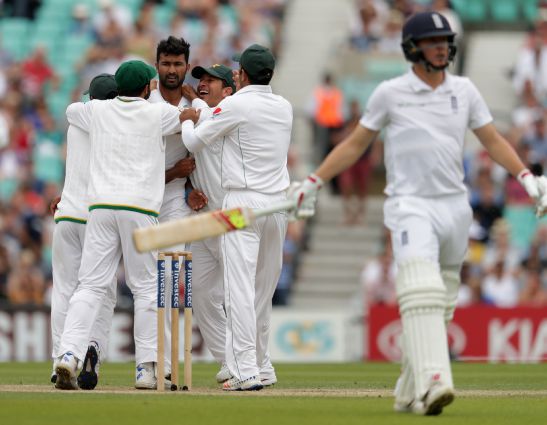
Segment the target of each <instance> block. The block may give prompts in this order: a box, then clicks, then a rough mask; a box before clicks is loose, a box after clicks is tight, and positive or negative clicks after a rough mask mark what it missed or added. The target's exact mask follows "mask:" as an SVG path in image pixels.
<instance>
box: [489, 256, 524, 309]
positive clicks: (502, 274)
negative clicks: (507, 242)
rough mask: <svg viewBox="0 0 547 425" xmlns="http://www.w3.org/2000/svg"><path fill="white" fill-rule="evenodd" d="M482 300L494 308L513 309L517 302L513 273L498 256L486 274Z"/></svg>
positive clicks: (517, 294) (516, 288)
mask: <svg viewBox="0 0 547 425" xmlns="http://www.w3.org/2000/svg"><path fill="white" fill-rule="evenodd" d="M482 295H483V299H484V301H485V302H486V303H488V304H493V305H495V306H496V307H515V306H516V305H517V304H518V301H519V284H518V280H517V278H516V275H515V272H514V271H512V270H511V269H510V267H508V264H507V262H506V259H504V258H503V256H500V257H498V258H497V259H496V262H495V264H494V266H493V267H492V268H490V269H489V270H488V271H487V272H486V276H485V277H484V280H483V283H482Z"/></svg>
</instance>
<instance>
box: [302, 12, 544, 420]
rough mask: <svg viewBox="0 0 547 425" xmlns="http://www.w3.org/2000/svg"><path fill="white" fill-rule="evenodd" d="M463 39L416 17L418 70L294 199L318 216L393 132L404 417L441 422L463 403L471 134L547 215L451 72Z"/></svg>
mask: <svg viewBox="0 0 547 425" xmlns="http://www.w3.org/2000/svg"><path fill="white" fill-rule="evenodd" d="M455 35H456V34H455V33H454V32H453V31H452V30H451V28H450V25H449V23H448V21H447V20H446V18H445V17H444V16H442V15H441V14H439V13H435V12H423V13H418V14H416V15H414V16H412V17H411V18H410V19H409V20H408V21H407V22H406V23H405V25H404V27H403V34H402V40H403V42H402V48H403V52H404V54H405V57H406V58H407V60H409V61H410V62H411V63H412V68H411V70H410V71H409V72H408V73H406V74H405V75H402V76H400V77H398V78H394V79H392V80H388V81H385V82H383V83H382V84H380V85H379V86H378V87H377V88H376V90H375V91H374V93H373V94H372V96H371V98H370V99H369V102H368V105H367V107H366V110H365V113H364V115H363V117H362V119H361V121H360V123H359V125H357V127H356V128H355V130H353V132H352V133H351V134H350V135H349V136H348V137H347V138H346V139H345V140H344V141H343V142H342V143H341V144H340V145H338V146H337V147H336V148H335V149H334V150H333V152H332V153H331V154H330V155H329V156H328V157H327V158H326V159H325V161H324V162H323V163H322V164H321V165H320V166H319V168H318V169H317V170H316V172H315V173H314V174H312V175H310V176H309V177H308V178H307V179H306V180H305V181H304V182H303V183H302V185H301V186H300V188H299V189H298V190H296V191H295V192H294V193H293V195H292V198H293V199H294V200H295V201H296V202H297V204H298V205H299V207H300V209H299V210H298V211H297V216H300V217H305V216H309V215H312V214H313V212H314V202H315V198H316V194H317V191H318V190H319V188H320V187H321V186H322V185H323V183H324V182H326V181H327V180H330V179H331V178H333V177H334V176H335V175H337V174H339V173H340V172H341V171H343V170H345V169H347V168H348V167H349V166H351V165H352V164H353V163H354V162H355V161H356V160H357V159H358V158H360V157H361V155H362V154H363V152H365V150H366V149H367V147H368V146H369V145H370V144H371V143H372V142H373V140H374V139H375V138H376V137H377V136H378V133H379V132H380V130H381V129H382V128H384V127H385V128H386V136H385V166H386V170H387V187H386V189H385V193H386V195H387V196H388V199H387V201H386V202H385V205H384V221H385V224H386V226H387V227H388V228H389V230H390V231H391V238H392V243H393V251H394V257H395V261H396V262H397V267H398V273H397V280H396V290H397V298H398V303H399V313H400V315H401V321H402V325H403V335H402V351H403V367H402V373H401V376H400V378H399V380H398V382H397V385H396V388H395V406H394V408H395V410H396V411H400V412H414V413H417V414H422V415H438V414H440V413H441V412H442V410H443V408H444V407H445V406H447V405H448V404H450V403H451V402H452V401H453V399H454V384H453V381H452V373H451V369H450V359H449V356H448V343H447V333H446V325H447V323H448V322H449V321H450V320H451V319H452V316H453V313H454V308H455V303H456V297H457V293H458V287H459V285H460V268H461V265H462V262H463V259H464V255H465V252H466V250H467V241H468V231H469V226H470V224H471V218H472V214H471V209H470V207H469V205H468V196H467V190H466V187H465V185H464V183H463V179H464V172H463V165H462V162H463V146H464V135H465V131H466V129H467V128H468V127H469V128H471V129H472V130H473V132H474V133H475V135H476V136H477V137H478V139H479V140H480V142H481V143H482V145H483V146H484V147H485V149H486V150H487V151H488V153H489V155H490V156H491V157H492V159H493V160H494V161H496V162H497V163H498V164H500V165H502V166H503V167H504V168H505V169H506V170H507V171H508V172H509V173H511V174H512V175H514V176H517V178H518V180H519V182H520V183H521V184H522V185H523V187H524V188H525V189H526V191H527V193H528V194H529V195H530V197H532V198H534V199H535V200H536V201H538V205H537V206H538V210H539V212H540V213H542V212H544V211H545V209H546V208H547V196H545V193H546V190H547V187H546V184H545V181H546V180H545V177H540V178H538V177H535V176H533V175H532V173H530V171H529V170H528V169H526V167H525V166H524V164H523V163H522V162H521V160H520V159H519V158H518V157H517V155H516V154H515V152H514V150H513V149H512V148H511V146H510V145H509V144H508V142H507V141H506V140H505V139H504V138H503V137H502V136H500V134H499V133H498V132H497V131H496V129H495V127H494V125H493V124H492V116H491V115H490V112H489V110H488V108H487V106H486V104H485V102H484V100H483V98H482V96H481V95H480V93H479V92H478V90H477V89H476V87H475V86H474V85H473V83H471V81H470V80H469V79H467V78H465V77H458V76H454V75H451V74H450V73H448V72H447V71H446V68H447V67H448V65H449V63H450V61H452V60H453V58H454V55H455V53H456V47H455V45H454V37H455ZM541 196H543V197H541Z"/></svg>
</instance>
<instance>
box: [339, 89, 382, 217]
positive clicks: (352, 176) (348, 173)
mask: <svg viewBox="0 0 547 425" xmlns="http://www.w3.org/2000/svg"><path fill="white" fill-rule="evenodd" d="M361 115H362V114H361V107H360V106H359V102H358V101H356V100H352V101H351V102H350V117H349V119H348V120H347V121H346V123H345V124H344V127H343V129H342V130H340V131H339V132H336V133H334V134H333V144H334V145H336V144H338V143H339V142H341V141H342V140H344V138H345V137H346V136H348V135H349V134H350V133H351V132H352V131H353V129H354V128H355V126H356V125H357V124H358V123H359V120H360V119H361ZM376 146H378V145H376ZM372 149H373V148H372V147H370V148H369V149H367V151H366V152H365V153H364V154H363V155H362V156H361V158H359V160H358V161H357V162H356V163H355V164H353V165H352V166H351V167H350V168H348V169H347V170H345V171H342V172H341V173H340V175H339V176H338V187H339V189H340V193H341V194H342V199H343V203H344V224H347V225H350V226H351V225H355V224H359V223H361V222H362V220H363V214H364V212H365V199H366V196H367V191H368V183H369V180H370V175H371V172H372V167H373V164H372V162H373V161H372V158H371V156H372V155H371V152H372ZM354 197H355V199H354Z"/></svg>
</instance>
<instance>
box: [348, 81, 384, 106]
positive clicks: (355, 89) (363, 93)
mask: <svg viewBox="0 0 547 425" xmlns="http://www.w3.org/2000/svg"><path fill="white" fill-rule="evenodd" d="M379 83H380V82H379V81H364V80H361V79H357V78H353V77H346V78H342V79H340V82H339V85H340V88H341V89H342V92H343V93H344V97H345V100H346V103H349V102H350V101H351V100H357V101H358V102H359V104H360V105H361V108H363V109H364V108H365V105H366V104H367V102H368V99H369V97H370V95H371V94H372V92H373V91H374V89H376V87H378V84H379Z"/></svg>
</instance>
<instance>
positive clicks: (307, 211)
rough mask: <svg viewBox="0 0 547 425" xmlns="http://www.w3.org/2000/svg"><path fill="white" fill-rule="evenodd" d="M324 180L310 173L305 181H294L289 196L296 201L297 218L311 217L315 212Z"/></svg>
mask: <svg viewBox="0 0 547 425" xmlns="http://www.w3.org/2000/svg"><path fill="white" fill-rule="evenodd" d="M322 185H323V180H321V178H319V177H318V176H316V175H315V174H310V175H309V176H308V177H307V178H306V179H305V180H304V181H303V182H294V183H292V184H291V186H290V187H289V190H288V192H287V198H288V199H289V200H292V201H294V204H295V210H294V212H293V214H294V217H295V218H309V217H312V216H313V215H314V214H315V204H316V202H317V192H318V191H319V189H321V186H322Z"/></svg>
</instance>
